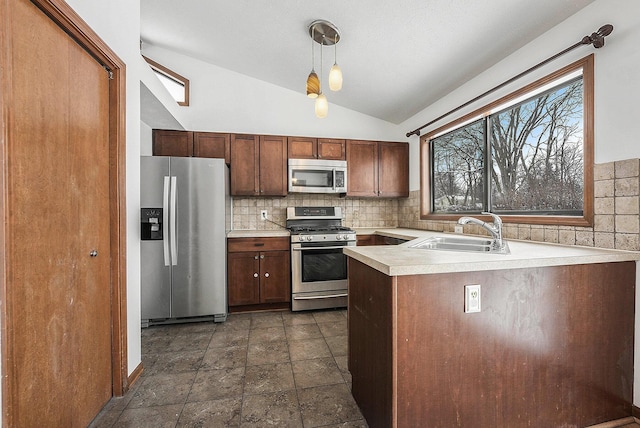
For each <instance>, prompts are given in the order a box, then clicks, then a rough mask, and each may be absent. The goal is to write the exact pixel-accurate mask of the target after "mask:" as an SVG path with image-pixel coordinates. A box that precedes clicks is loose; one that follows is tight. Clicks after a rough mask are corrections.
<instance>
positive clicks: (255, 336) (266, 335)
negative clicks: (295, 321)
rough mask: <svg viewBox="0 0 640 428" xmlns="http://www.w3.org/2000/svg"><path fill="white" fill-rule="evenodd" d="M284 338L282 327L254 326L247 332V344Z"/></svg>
mask: <svg viewBox="0 0 640 428" xmlns="http://www.w3.org/2000/svg"><path fill="white" fill-rule="evenodd" d="M283 340H286V336H285V334H284V327H283V326H280V327H267V328H256V329H254V330H251V331H250V332H249V344H250V345H251V344H254V343H263V342H276V341H283Z"/></svg>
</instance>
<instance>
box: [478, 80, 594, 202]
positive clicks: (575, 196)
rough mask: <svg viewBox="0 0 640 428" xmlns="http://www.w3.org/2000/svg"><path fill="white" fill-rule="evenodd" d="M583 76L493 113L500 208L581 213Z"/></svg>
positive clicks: (495, 195)
mask: <svg viewBox="0 0 640 428" xmlns="http://www.w3.org/2000/svg"><path fill="white" fill-rule="evenodd" d="M582 94H583V90H582V79H581V78H580V79H578V80H576V81H573V82H569V83H567V84H564V85H563V86H562V87H560V88H556V89H554V90H552V91H549V92H547V93H545V94H543V95H540V96H538V97H536V98H534V99H532V100H529V101H526V102H524V103H522V104H520V105H518V106H516V107H512V108H510V109H508V110H506V111H503V112H500V113H497V114H494V115H492V116H491V117H490V119H489V123H490V129H491V151H492V153H491V163H490V165H491V169H490V173H491V184H492V185H491V205H492V209H493V210H494V211H496V212H504V211H516V212H538V213H554V214H558V213H563V212H564V213H566V214H573V213H578V214H579V213H581V212H582V204H583V200H582V199H583V183H584V177H583V170H584V164H583V133H582V129H583V120H582V117H583V101H582V99H583V95H582Z"/></svg>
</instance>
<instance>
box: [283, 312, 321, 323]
mask: <svg viewBox="0 0 640 428" xmlns="http://www.w3.org/2000/svg"><path fill="white" fill-rule="evenodd" d="M282 320H283V321H284V325H285V326H288V325H299V324H315V323H316V319H315V318H314V317H313V313H312V312H283V313H282Z"/></svg>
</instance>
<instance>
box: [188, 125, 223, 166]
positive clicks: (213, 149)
mask: <svg viewBox="0 0 640 428" xmlns="http://www.w3.org/2000/svg"><path fill="white" fill-rule="evenodd" d="M230 138H231V137H230V135H229V134H221V133H217V132H194V133H193V156H197V157H200V158H222V159H224V160H225V162H226V163H227V164H229V160H230V152H229V150H230V147H229V145H230Z"/></svg>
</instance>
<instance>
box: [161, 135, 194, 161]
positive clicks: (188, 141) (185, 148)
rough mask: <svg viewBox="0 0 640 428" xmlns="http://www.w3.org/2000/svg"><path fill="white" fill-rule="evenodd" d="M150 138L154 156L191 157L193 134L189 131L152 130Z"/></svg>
mask: <svg viewBox="0 0 640 428" xmlns="http://www.w3.org/2000/svg"><path fill="white" fill-rule="evenodd" d="M152 138H153V155H154V156H180V157H190V156H193V132H191V131H170V130H165V129H154V130H153V133H152Z"/></svg>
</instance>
